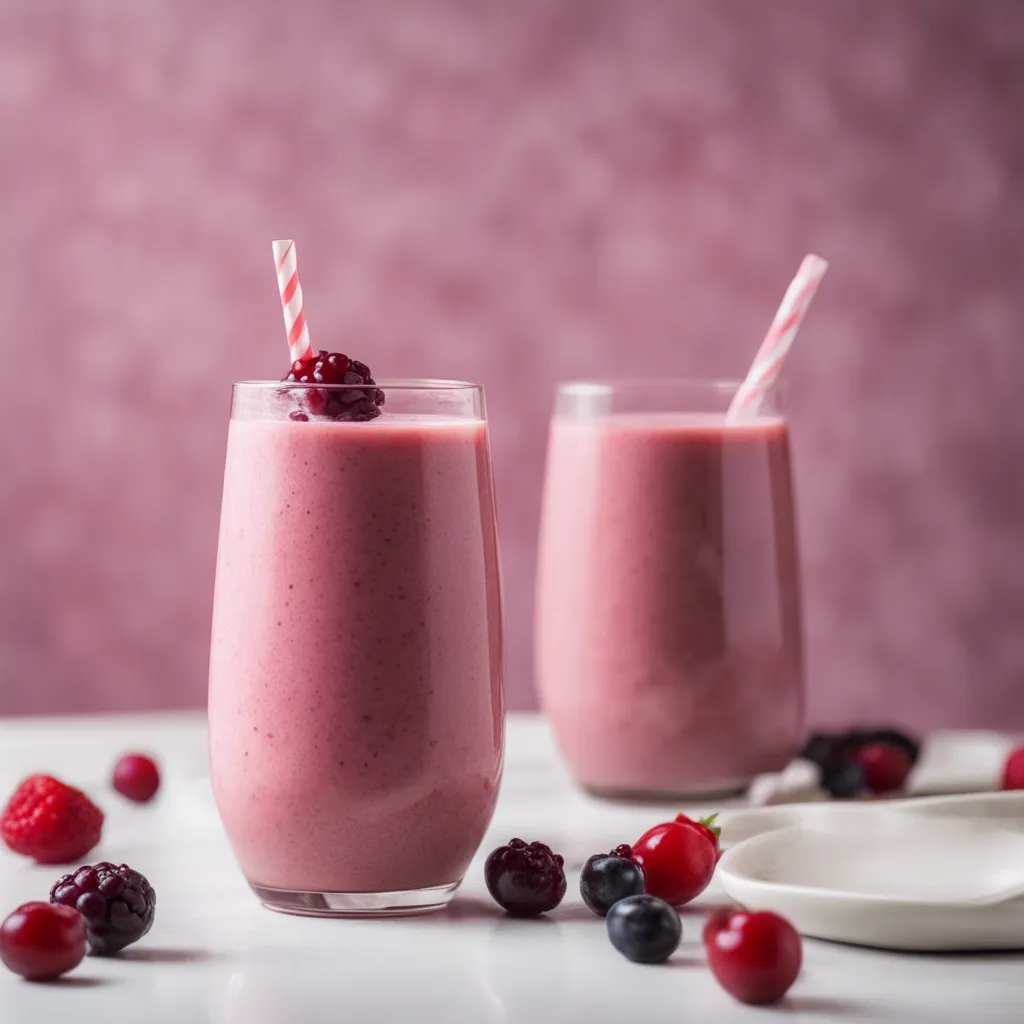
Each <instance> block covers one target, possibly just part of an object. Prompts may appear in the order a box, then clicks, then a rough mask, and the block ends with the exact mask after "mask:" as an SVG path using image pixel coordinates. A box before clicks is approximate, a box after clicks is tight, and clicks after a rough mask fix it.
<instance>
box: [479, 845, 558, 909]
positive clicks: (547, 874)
mask: <svg viewBox="0 0 1024 1024" xmlns="http://www.w3.org/2000/svg"><path fill="white" fill-rule="evenodd" d="M563 864H564V861H563V859H562V858H561V857H560V856H559V855H558V854H557V853H552V852H551V848H550V847H549V846H546V845H545V844H544V843H525V842H523V840H522V839H512V840H510V841H509V843H508V845H506V846H499V847H498V848H497V849H496V850H492V851H491V853H490V855H489V856H488V857H487V861H486V863H485V864H484V879H485V881H486V882H487V891H488V892H489V893H490V894H491V896H493V897H494V900H495V902H496V903H498V904H499V905H500V906H502V907H504V908H505V910H507V911H508V912H509V913H510V914H512V915H513V916H514V917H536V916H537V915H538V914H544V913H546V912H547V911H549V910H554V909H555V907H557V906H558V904H559V903H561V902H562V897H563V896H564V895H565V870H564V868H563Z"/></svg>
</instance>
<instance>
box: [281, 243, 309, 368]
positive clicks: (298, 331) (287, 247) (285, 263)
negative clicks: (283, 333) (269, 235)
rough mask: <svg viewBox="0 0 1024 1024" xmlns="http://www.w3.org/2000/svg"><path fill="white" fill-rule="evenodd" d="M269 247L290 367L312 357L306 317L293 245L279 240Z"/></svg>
mask: <svg viewBox="0 0 1024 1024" xmlns="http://www.w3.org/2000/svg"><path fill="white" fill-rule="evenodd" d="M273 245H274V263H275V264H276V265H277V287H278V288H279V289H280V291H281V305H282V306H283V307H284V326H285V329H286V330H287V331H288V351H289V352H290V353H291V357H292V362H293V363H294V362H296V361H297V360H299V359H305V358H306V357H307V356H310V355H312V354H313V345H312V344H311V342H310V340H309V327H308V326H307V325H306V315H305V313H303V312H302V286H301V285H300V284H299V270H298V263H297V262H296V259H295V241H294V239H291V238H281V239H278V240H277V241H275V242H274V243H273Z"/></svg>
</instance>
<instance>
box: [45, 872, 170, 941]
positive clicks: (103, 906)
mask: <svg viewBox="0 0 1024 1024" xmlns="http://www.w3.org/2000/svg"><path fill="white" fill-rule="evenodd" d="M50 902H51V903H59V904H62V905H63V906H66V907H74V909H75V910H77V911H78V912H79V913H80V914H81V915H82V917H84V918H85V934H86V938H87V939H88V941H89V946H90V948H91V949H92V952H93V953H98V954H109V953H116V952H117V951H118V950H120V949H124V947H125V946H130V945H131V944H132V943H133V942H138V941H139V939H141V938H142V936H143V935H145V934H146V932H148V931H149V929H150V928H152V927H153V915H154V913H155V911H156V893H155V892H154V891H153V887H152V886H151V885H150V884H149V882H148V881H147V880H146V879H145V877H144V876H142V875H140V874H139V872H138V871H133V870H132V869H131V868H130V867H128V865H127V864H122V865H121V866H120V867H115V866H114V865H113V864H108V863H107V862H106V861H104V862H103V863H101V864H92V865H88V864H87V865H85V866H84V867H80V868H79V869H78V870H77V871H74V872H72V873H71V874H70V875H64V877H63V878H60V879H58V880H57V881H56V882H55V883H54V885H53V888H52V889H51V890H50Z"/></svg>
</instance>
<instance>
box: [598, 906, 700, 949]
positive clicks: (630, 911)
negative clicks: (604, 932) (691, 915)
mask: <svg viewBox="0 0 1024 1024" xmlns="http://www.w3.org/2000/svg"><path fill="white" fill-rule="evenodd" d="M605 920H606V926H607V928H608V938H609V939H610V940H611V943H612V945H613V946H614V947H615V948H616V949H617V950H618V951H619V952H620V953H621V954H622V955H623V956H624V957H625V958H626V959H627V960H632V961H633V962H634V963H637V964H660V963H662V962H664V961H665V960H667V959H668V958H669V957H670V956H671V955H672V954H673V953H674V952H675V951H676V949H677V948H678V946H679V940H680V939H681V938H682V936H683V925H682V922H681V921H680V920H679V915H678V914H677V913H676V911H675V909H674V908H673V907H670V906H669V905H668V904H667V903H666V902H665V901H664V900H659V899H658V898H657V897H656V896H627V897H626V898H625V899H622V900H619V901H618V903H616V904H615V905H614V906H613V907H612V908H611V910H609V911H608V916H607V918H606V919H605Z"/></svg>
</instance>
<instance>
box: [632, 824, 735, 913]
mask: <svg viewBox="0 0 1024 1024" xmlns="http://www.w3.org/2000/svg"><path fill="white" fill-rule="evenodd" d="M718 856H719V849H718V837H717V836H716V835H715V834H714V832H713V831H712V829H711V828H710V827H709V826H708V825H707V824H705V823H703V822H695V821H691V820H690V819H689V818H686V819H685V820H684V821H679V820H676V821H666V822H664V823H662V824H661V825H655V826H654V828H650V829H648V830H647V831H646V832H645V833H644V834H643V835H642V836H641V837H640V838H639V839H638V840H637V841H636V842H635V843H634V844H633V860H634V861H635V862H636V863H637V864H639V865H640V866H641V867H642V868H643V869H644V874H645V875H646V876H647V892H648V893H650V895H652V896H657V897H658V898H659V899H662V900H664V901H665V902H666V903H671V904H672V905H673V906H675V907H678V906H681V905H682V904H684V903H689V902H690V900H692V899H694V897H696V896H699V895H700V894H701V893H702V892H703V891H704V890H705V889H706V888H707V886H708V883H709V882H710V881H711V876H712V875H713V874H714V873H715V865H716V864H717V863H718Z"/></svg>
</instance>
